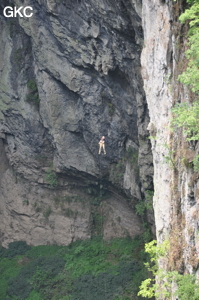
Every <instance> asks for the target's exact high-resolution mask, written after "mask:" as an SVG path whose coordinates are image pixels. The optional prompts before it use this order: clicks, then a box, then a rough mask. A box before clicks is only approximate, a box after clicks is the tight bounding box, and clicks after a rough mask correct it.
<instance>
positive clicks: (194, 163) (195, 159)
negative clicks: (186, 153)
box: [193, 155, 199, 172]
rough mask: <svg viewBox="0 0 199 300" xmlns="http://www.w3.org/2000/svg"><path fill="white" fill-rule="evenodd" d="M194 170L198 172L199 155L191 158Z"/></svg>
mask: <svg viewBox="0 0 199 300" xmlns="http://www.w3.org/2000/svg"><path fill="white" fill-rule="evenodd" d="M193 165H194V171H195V172H199V155H196V156H195V157H194V160H193Z"/></svg>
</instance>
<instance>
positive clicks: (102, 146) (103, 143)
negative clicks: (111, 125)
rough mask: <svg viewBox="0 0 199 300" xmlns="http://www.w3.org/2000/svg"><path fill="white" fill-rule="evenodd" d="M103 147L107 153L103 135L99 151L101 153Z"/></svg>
mask: <svg viewBox="0 0 199 300" xmlns="http://www.w3.org/2000/svg"><path fill="white" fill-rule="evenodd" d="M102 149H103V151H104V154H106V150H105V136H103V137H101V140H100V141H99V153H98V154H100V153H101V150H102Z"/></svg>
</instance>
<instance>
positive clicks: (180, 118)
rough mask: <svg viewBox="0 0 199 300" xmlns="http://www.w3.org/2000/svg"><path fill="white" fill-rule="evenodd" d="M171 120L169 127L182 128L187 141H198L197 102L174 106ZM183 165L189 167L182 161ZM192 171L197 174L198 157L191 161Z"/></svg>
mask: <svg viewBox="0 0 199 300" xmlns="http://www.w3.org/2000/svg"><path fill="white" fill-rule="evenodd" d="M172 113H173V118H172V121H171V126H172V127H173V128H175V129H176V128H182V130H183V133H184V134H185V135H186V140H187V141H197V140H199V102H197V101H195V102H194V103H193V104H192V105H191V104H190V105H189V104H188V103H181V104H176V105H175V106H174V107H173V108H172ZM183 161H184V162H185V165H190V164H189V163H187V162H186V160H185V158H184V160H183ZM193 165H194V171H195V172H199V155H196V156H195V158H194V159H193Z"/></svg>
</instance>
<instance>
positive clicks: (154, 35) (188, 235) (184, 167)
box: [141, 0, 199, 273]
mask: <svg viewBox="0 0 199 300" xmlns="http://www.w3.org/2000/svg"><path fill="white" fill-rule="evenodd" d="M182 4H183V1H182V2H181V1H178V3H174V4H173V3H172V2H171V1H155V0H152V1H144V2H143V14H142V18H143V29H144V40H145V43H144V48H143V51H142V56H141V64H142V77H143V80H144V89H145V92H146V98H147V103H148V107H149V114H150V124H149V130H150V135H151V137H152V138H151V140H152V151H153V162H154V190H155V194H154V211H155V224H156V234H157V238H158V241H159V242H162V240H163V239H165V238H169V239H170V243H171V249H170V253H169V256H170V257H169V261H168V267H170V268H173V269H177V270H178V271H180V272H181V273H183V272H187V271H188V272H195V271H197V270H198V262H199V260H198V257H199V244H198V204H199V197H198V195H199V181H198V173H194V171H193V166H192V165H191V163H190V162H191V161H192V160H193V157H194V155H195V153H196V150H197V147H198V146H197V144H194V145H193V144H190V143H188V142H186V141H185V137H184V136H183V135H182V132H181V131H178V132H174V133H173V132H172V131H171V130H170V121H171V108H172V106H173V105H174V104H175V103H177V102H183V101H185V100H187V101H191V100H192V97H193V95H192V94H191V93H190V92H189V91H188V89H187V88H185V87H183V86H182V85H181V84H179V82H178V81H177V77H178V74H179V71H181V70H180V67H181V68H182V67H183V65H182V62H183V63H184V64H185V55H184V51H185V49H186V48H185V47H186V39H185V36H186V30H187V29H186V26H182V25H180V24H179V21H178V17H179V15H180V14H181V13H182V11H183V7H182ZM182 69H183V68H182Z"/></svg>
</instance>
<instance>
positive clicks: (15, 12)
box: [14, 6, 23, 18]
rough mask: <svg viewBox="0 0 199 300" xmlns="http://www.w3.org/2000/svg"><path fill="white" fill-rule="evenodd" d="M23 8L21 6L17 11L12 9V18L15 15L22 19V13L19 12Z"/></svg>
mask: <svg viewBox="0 0 199 300" xmlns="http://www.w3.org/2000/svg"><path fill="white" fill-rule="evenodd" d="M22 8H23V6H21V7H19V8H18V9H17V8H16V7H15V8H14V16H15V17H16V16H17V14H18V15H19V16H20V17H21V18H23V15H22V13H21V12H20V10H21V9H22Z"/></svg>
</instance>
